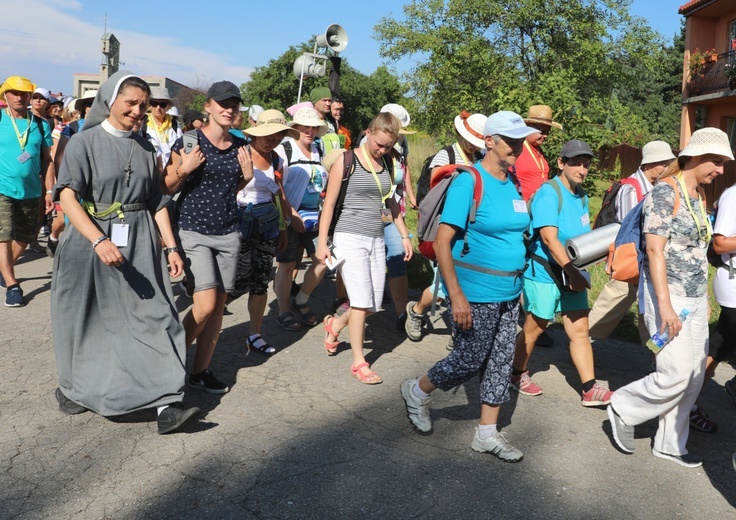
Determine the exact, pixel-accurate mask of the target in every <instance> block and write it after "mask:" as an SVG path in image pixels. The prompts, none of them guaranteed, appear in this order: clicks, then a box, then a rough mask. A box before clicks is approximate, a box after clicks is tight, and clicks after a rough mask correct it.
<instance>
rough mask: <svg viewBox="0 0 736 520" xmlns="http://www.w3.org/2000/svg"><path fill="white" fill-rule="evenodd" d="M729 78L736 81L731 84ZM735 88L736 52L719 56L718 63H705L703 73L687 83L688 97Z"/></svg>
mask: <svg viewBox="0 0 736 520" xmlns="http://www.w3.org/2000/svg"><path fill="white" fill-rule="evenodd" d="M729 77H733V78H734V79H733V80H731V81H730V82H729ZM734 88H736V51H731V52H724V53H723V54H719V55H718V59H717V60H716V61H708V62H706V63H704V64H703V70H702V71H701V73H700V74H698V75H696V76H694V77H692V78H690V80H689V81H688V82H687V92H688V97H693V96H702V95H703V94H710V93H712V92H717V91H719V90H724V89H734Z"/></svg>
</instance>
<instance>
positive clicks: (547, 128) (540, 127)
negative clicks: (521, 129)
mask: <svg viewBox="0 0 736 520" xmlns="http://www.w3.org/2000/svg"><path fill="white" fill-rule="evenodd" d="M527 126H530V127H532V128H534V129H536V130H539V132H540V133H541V134H542V135H549V131H550V130H552V127H551V126H547V125H527Z"/></svg>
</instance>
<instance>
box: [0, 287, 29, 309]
mask: <svg viewBox="0 0 736 520" xmlns="http://www.w3.org/2000/svg"><path fill="white" fill-rule="evenodd" d="M24 305H25V302H24V301H23V289H21V288H20V287H13V288H12V289H8V290H7V291H5V306H6V307H23V306H24Z"/></svg>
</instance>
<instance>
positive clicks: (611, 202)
mask: <svg viewBox="0 0 736 520" xmlns="http://www.w3.org/2000/svg"><path fill="white" fill-rule="evenodd" d="M625 184H626V185H629V186H633V187H634V190H636V200H637V202H641V201H642V199H643V198H644V194H643V193H642V190H641V186H639V181H637V180H636V179H632V178H630V177H627V178H625V179H621V180H620V181H616V182H614V183H613V184H611V185H610V186H609V187H608V189H607V190H606V193H605V194H604V195H603V201H602V202H601V210H600V211H599V212H598V215H597V216H596V217H595V222H593V229H598V228H601V227H603V226H606V225H608V224H613V223H616V222H618V220H617V219H616V210H617V208H616V197H617V196H618V192H619V191H621V188H622V187H623V186H624V185H625Z"/></svg>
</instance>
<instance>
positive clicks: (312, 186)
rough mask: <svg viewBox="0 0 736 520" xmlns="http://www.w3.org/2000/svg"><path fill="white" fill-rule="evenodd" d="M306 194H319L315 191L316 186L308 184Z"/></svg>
mask: <svg viewBox="0 0 736 520" xmlns="http://www.w3.org/2000/svg"><path fill="white" fill-rule="evenodd" d="M307 193H319V190H318V189H317V186H315V185H314V184H309V185H308V186H307Z"/></svg>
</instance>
